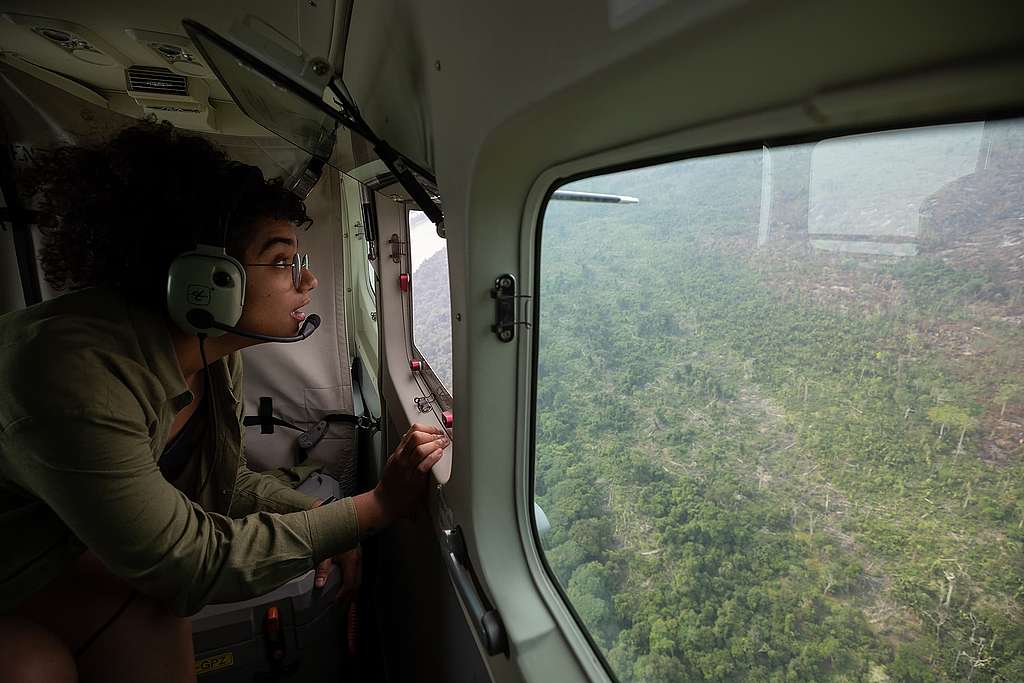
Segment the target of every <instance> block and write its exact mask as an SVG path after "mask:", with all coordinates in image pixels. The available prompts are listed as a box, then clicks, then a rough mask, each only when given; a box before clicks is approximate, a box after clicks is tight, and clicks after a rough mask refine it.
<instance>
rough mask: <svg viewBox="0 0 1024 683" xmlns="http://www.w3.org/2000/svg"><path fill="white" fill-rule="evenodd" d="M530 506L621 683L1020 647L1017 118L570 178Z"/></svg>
mask: <svg viewBox="0 0 1024 683" xmlns="http://www.w3.org/2000/svg"><path fill="white" fill-rule="evenodd" d="M561 189H565V190H569V191H581V192H598V193H600V192H615V193H620V192H625V193H628V194H630V195H634V196H635V197H637V198H639V200H640V201H639V204H638V205H636V206H633V207H609V206H601V205H596V204H588V203H572V202H551V203H550V204H549V205H548V206H547V208H546V210H545V214H544V219H543V225H542V231H541V240H542V243H541V251H540V253H541V254H542V257H541V262H540V264H539V302H540V308H539V324H538V330H537V335H538V336H537V348H538V351H537V353H538V357H537V365H536V368H537V375H536V432H535V449H536V450H535V462H534V470H533V482H534V493H535V500H536V502H537V503H538V504H539V505H540V507H541V508H542V509H543V510H544V511H545V512H546V515H547V518H548V519H549V520H550V530H547V531H545V532H544V533H543V534H542V535H541V536H540V545H541V547H542V550H543V554H544V557H545V561H546V563H547V565H548V568H549V570H550V573H551V575H552V576H553V578H554V580H555V581H556V583H557V584H558V586H559V588H560V590H561V591H562V594H563V596H564V597H565V598H566V600H567V602H568V604H569V605H570V606H571V608H572V610H573V612H574V613H575V615H576V617H577V619H578V621H579V622H580V624H581V625H582V626H583V627H584V628H585V630H586V632H587V633H588V635H589V637H590V638H591V641H592V643H593V645H594V646H595V648H596V649H597V650H598V651H599V652H600V653H601V655H602V656H603V657H604V659H605V661H606V664H607V666H608V669H609V671H610V672H612V673H614V675H615V676H616V677H617V678H618V679H619V680H621V681H655V680H656V681H669V680H705V679H708V680H733V679H736V680H740V679H742V680H764V681H767V680H783V679H785V680H787V681H828V680H879V681H881V680H893V681H895V680H934V681H952V680H968V679H970V678H972V677H973V678H974V679H975V680H1012V679H1019V676H1020V672H1021V671H1022V670H1024V648H1022V647H1021V642H1022V641H1021V634H1022V633H1024V616H1022V612H1021V610H1020V596H1021V594H1022V592H1024V574H1022V573H1021V569H1020V568H1021V559H1022V558H1024V120H1012V121H997V122H983V123H981V122H979V123H966V124H958V125H943V126H932V127H926V128H919V129H911V130H897V131H887V132H881V133H875V134H865V135H855V136H848V137H842V138H834V139H829V140H825V141H822V142H819V143H817V144H815V145H798V146H788V147H780V148H764V149H760V150H751V151H748V152H740V153H730V154H723V155H718V156H712V157H705V158H698V159H690V160H683V161H679V162H674V163H668V164H660V165H656V166H649V167H645V168H638V169H635V170H631V171H626V172H619V173H615V174H608V175H603V176H596V177H591V178H586V179H583V180H579V181H575V182H573V183H571V184H569V185H566V186H565V187H564V188H561Z"/></svg>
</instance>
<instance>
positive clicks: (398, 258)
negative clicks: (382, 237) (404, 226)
mask: <svg viewBox="0 0 1024 683" xmlns="http://www.w3.org/2000/svg"><path fill="white" fill-rule="evenodd" d="M388 244H390V245H391V260H392V261H394V262H395V263H401V262H402V257H403V256H405V255H406V254H408V253H409V251H408V250H403V249H402V247H404V246H407V244H408V242H403V241H402V240H401V239H399V237H398V233H397V232H396V233H392V235H391V237H390V238H389V239H388Z"/></svg>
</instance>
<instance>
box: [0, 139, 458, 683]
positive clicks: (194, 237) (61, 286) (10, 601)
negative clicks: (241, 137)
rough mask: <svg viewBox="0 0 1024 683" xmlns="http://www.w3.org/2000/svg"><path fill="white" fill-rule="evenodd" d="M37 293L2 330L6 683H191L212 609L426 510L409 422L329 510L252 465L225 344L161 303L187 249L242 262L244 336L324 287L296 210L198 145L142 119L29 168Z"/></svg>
mask: <svg viewBox="0 0 1024 683" xmlns="http://www.w3.org/2000/svg"><path fill="white" fill-rule="evenodd" d="M37 177H38V179H39V180H38V181H37V185H38V191H39V194H40V196H41V199H42V206H41V208H42V209H43V213H44V215H47V216H49V217H50V219H49V224H48V225H45V226H44V243H43V248H42V253H41V263H42V266H43V270H44V272H45V276H46V279H47V282H49V283H50V284H51V286H53V287H54V288H55V289H57V290H69V293H67V294H64V295H63V296H60V297H58V298H56V299H54V300H51V301H48V302H44V303H42V304H39V305H36V306H32V307H30V308H28V309H25V310H23V311H17V312H14V313H10V314H8V315H6V316H3V317H2V318H0V377H2V378H3V382H4V389H3V391H0V538H3V540H4V547H5V550H4V552H3V553H2V554H0V661H3V662H4V668H5V672H4V675H6V676H12V677H13V678H14V680H45V681H60V680H76V677H77V679H78V680H83V681H87V680H114V679H116V680H121V681H127V680H147V681H156V680H168V681H170V680H174V681H179V680H191V679H193V678H194V669H193V662H192V642H191V629H190V627H189V623H188V621H187V620H185V619H182V618H181V617H183V616H185V615H188V614H192V613H194V612H196V611H198V610H199V609H200V608H201V607H202V606H203V605H205V604H206V603H208V602H226V601H233V600H241V599H245V598H248V597H252V596H255V595H259V594H262V593H265V592H267V591H269V590H272V589H273V588H275V587H277V586H279V585H281V584H283V583H285V582H286V581H288V580H290V579H291V578H294V577H295V576H297V575H300V574H301V573H303V572H305V571H307V570H309V569H311V568H313V567H315V566H317V565H318V564H320V563H323V562H324V561H327V560H329V559H330V558H332V557H336V556H338V555H340V554H341V553H344V552H345V551H347V550H349V549H351V548H353V547H355V546H356V544H357V543H358V542H359V539H360V538H361V537H365V536H366V535H368V534H370V533H372V532H373V531H374V530H376V529H378V528H380V527H383V526H385V525H387V524H389V523H391V522H392V521H393V520H394V519H396V518H397V517H400V516H402V515H403V514H406V513H407V512H408V511H409V510H410V509H411V508H412V506H414V505H415V504H416V503H417V502H418V501H419V500H421V498H422V496H423V493H424V491H425V489H426V481H427V476H428V473H429V471H430V467H431V466H433V464H435V463H436V462H437V461H438V460H439V459H440V457H441V453H442V449H443V448H444V447H445V446H446V445H447V443H448V442H447V440H446V439H445V438H444V437H443V435H442V434H441V431H440V430H438V429H433V428H428V427H423V426H420V425H414V426H413V428H412V429H410V431H409V432H408V433H407V434H406V435H405V436H404V437H403V439H402V441H401V443H400V444H399V446H398V448H397V449H396V450H395V452H394V453H393V454H392V455H391V457H390V458H389V460H388V462H387V465H386V467H385V470H384V474H383V477H382V480H381V482H380V484H379V485H378V486H377V487H376V488H375V489H374V490H373V491H370V492H367V493H363V494H361V495H358V496H355V497H353V498H346V499H344V500H341V501H337V502H333V503H330V504H327V505H323V506H319V507H318V506H317V501H314V500H313V499H310V498H309V497H307V496H304V495H302V494H300V493H297V492H295V491H293V490H292V489H290V488H288V487H287V486H285V485H284V484H282V483H280V482H279V481H277V480H276V479H273V478H271V477H267V476H263V475H260V474H257V473H254V472H252V471H250V470H249V469H248V468H247V467H246V464H245V459H244V457H243V455H242V446H241V441H242V434H241V428H240V424H239V423H240V418H241V410H242V405H241V403H240V401H239V397H240V396H241V358H240V354H239V350H240V349H242V348H244V347H246V346H250V345H252V344H255V343H260V342H257V341H253V340H252V339H249V338H246V337H242V336H239V335H236V334H232V333H227V334H224V335H222V336H218V337H210V338H207V339H205V341H203V342H202V343H201V341H200V338H199V337H197V336H196V335H194V334H191V333H190V332H188V331H186V330H183V329H180V328H179V327H178V326H176V325H175V324H174V323H173V322H172V320H171V318H170V317H169V315H168V311H167V272H168V268H169V267H170V265H171V262H172V261H173V260H174V259H175V257H177V256H178V255H180V254H182V253H184V252H188V251H191V250H193V249H194V248H195V246H196V244H197V243H198V242H201V241H202V242H204V243H213V244H218V243H219V242H220V240H223V241H224V242H223V243H224V246H225V247H226V250H227V253H228V254H229V255H231V256H233V257H234V258H236V259H237V260H238V261H239V262H241V263H242V264H244V265H245V275H246V288H245V305H244V307H243V310H242V316H241V318H240V319H239V320H238V322H237V324H236V326H237V327H238V328H239V329H243V330H249V331H252V332H256V333H259V334H263V335H271V336H278V337H280V336H291V335H294V334H295V333H296V330H297V328H298V326H299V324H300V323H301V321H302V319H303V318H304V317H305V315H304V313H303V312H302V310H301V309H302V308H303V307H304V306H305V305H306V304H308V303H309V301H310V298H309V292H310V291H311V290H312V289H314V288H315V287H316V285H317V280H316V277H315V276H314V275H313V273H312V272H310V271H309V270H308V268H305V267H303V266H302V263H303V259H302V258H301V257H299V258H296V256H297V254H298V246H299V245H298V242H299V238H298V235H297V230H296V227H297V226H299V225H302V224H304V223H306V222H308V217H307V216H306V212H305V208H304V206H303V205H302V202H301V201H300V200H299V199H298V198H296V197H295V196H294V195H292V194H290V193H289V192H287V191H285V190H284V189H283V188H282V186H281V184H280V183H279V182H277V181H265V180H264V179H263V176H262V174H261V173H260V172H259V171H258V170H257V169H254V168H252V167H248V166H244V165H241V164H237V163H235V162H232V161H230V160H229V159H228V158H227V157H226V155H225V154H224V153H223V152H221V151H219V150H218V149H217V148H215V147H214V146H213V145H212V144H210V143H209V142H207V141H206V140H204V139H202V138H199V137H197V136H192V135H186V134H183V133H181V132H179V131H177V130H175V129H173V128H172V127H170V126H169V125H166V124H162V125H159V124H153V123H145V124H140V125H137V126H135V127H133V128H129V129H127V130H125V131H122V132H121V133H120V134H119V135H117V136H116V137H115V138H114V139H113V140H111V141H110V142H109V143H107V144H104V145H100V146H92V147H77V148H64V149H61V150H58V151H57V152H56V153H54V154H53V155H52V156H51V157H50V158H49V159H48V160H47V161H46V163H45V164H44V165H43V167H42V168H40V169H39V172H38V174H37Z"/></svg>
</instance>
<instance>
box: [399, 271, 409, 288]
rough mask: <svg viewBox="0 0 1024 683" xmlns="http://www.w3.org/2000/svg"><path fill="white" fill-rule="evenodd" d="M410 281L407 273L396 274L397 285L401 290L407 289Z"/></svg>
mask: <svg viewBox="0 0 1024 683" xmlns="http://www.w3.org/2000/svg"><path fill="white" fill-rule="evenodd" d="M411 281H412V278H411V277H409V273H402V274H401V275H399V276H398V286H399V287H401V289H402V291H403V292H408V291H409V283H410V282H411Z"/></svg>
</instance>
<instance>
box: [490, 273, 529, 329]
mask: <svg viewBox="0 0 1024 683" xmlns="http://www.w3.org/2000/svg"><path fill="white" fill-rule="evenodd" d="M491 298H492V299H494V324H493V325H491V331H492V332H494V334H495V336H496V337H497V338H498V341H502V342H505V343H508V342H510V341H512V340H513V339H515V338H516V327H518V326H519V325H522V326H524V327H526V328H527V329H529V328H530V327H531V325H530V323H528V322H526V321H522V320H516V312H517V307H518V304H519V300H520V299H529V298H530V297H529V296H528V295H525V294H516V277H515V275H512V274H511V273H505V274H503V275H499V276H498V277H496V278H494V287H492V288H491Z"/></svg>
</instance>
